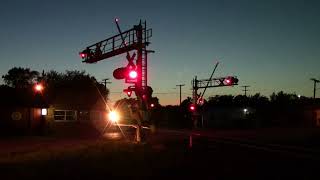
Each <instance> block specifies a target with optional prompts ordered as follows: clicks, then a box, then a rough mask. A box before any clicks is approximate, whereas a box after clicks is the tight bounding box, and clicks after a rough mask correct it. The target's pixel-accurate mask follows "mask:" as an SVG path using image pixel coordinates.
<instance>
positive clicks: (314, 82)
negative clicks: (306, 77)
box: [310, 78, 320, 99]
mask: <svg viewBox="0 0 320 180" xmlns="http://www.w3.org/2000/svg"><path fill="white" fill-rule="evenodd" d="M310 80H311V81H313V99H315V98H316V89H317V83H319V82H320V80H318V79H316V78H311V79H310Z"/></svg>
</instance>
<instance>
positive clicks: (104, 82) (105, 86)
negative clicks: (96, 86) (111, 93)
mask: <svg viewBox="0 0 320 180" xmlns="http://www.w3.org/2000/svg"><path fill="white" fill-rule="evenodd" d="M108 80H109V78H105V79H102V84H104V88H105V90H106V92H107V84H111V82H110V81H108ZM104 98H105V101H106V102H107V98H108V97H107V94H105V97H104Z"/></svg>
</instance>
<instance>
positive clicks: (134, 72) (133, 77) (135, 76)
mask: <svg viewBox="0 0 320 180" xmlns="http://www.w3.org/2000/svg"><path fill="white" fill-rule="evenodd" d="M129 77H130V78H131V79H135V78H137V77H138V73H137V71H135V70H130V71H129Z"/></svg>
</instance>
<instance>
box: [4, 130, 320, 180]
mask: <svg viewBox="0 0 320 180" xmlns="http://www.w3.org/2000/svg"><path fill="white" fill-rule="evenodd" d="M125 133H126V132H125ZM126 134H127V137H126V139H124V138H123V137H121V136H120V135H121V134H119V133H118V132H110V133H107V134H106V135H105V136H104V137H96V136H90V137H81V138H76V137H72V138H71V137H70V138H61V137H27V138H26V137H24V138H21V137H20V138H17V137H16V138H6V139H1V140H0V148H1V149H0V179H20V178H23V179H25V178H27V179H31V178H32V179H70V178H72V179H123V178H131V179H132V178H133V179H320V170H319V169H320V168H319V167H320V164H319V163H320V158H319V157H320V156H319V153H318V152H320V151H319V149H320V148H319V147H320V146H319V144H320V143H319V141H320V140H319V138H320V132H319V130H317V129H262V130H259V131H257V130H251V131H193V136H192V147H190V132H189V131H172V130H171V131H170V130H161V131H159V132H158V133H157V134H155V135H150V136H148V139H147V142H146V143H142V144H136V143H133V142H132V141H130V139H132V138H133V137H132V135H130V133H126ZM267 145H268V146H267Z"/></svg>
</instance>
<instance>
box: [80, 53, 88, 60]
mask: <svg viewBox="0 0 320 180" xmlns="http://www.w3.org/2000/svg"><path fill="white" fill-rule="evenodd" d="M79 54H80V57H81V58H82V59H84V58H86V57H87V54H85V53H83V52H82V53H79Z"/></svg>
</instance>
